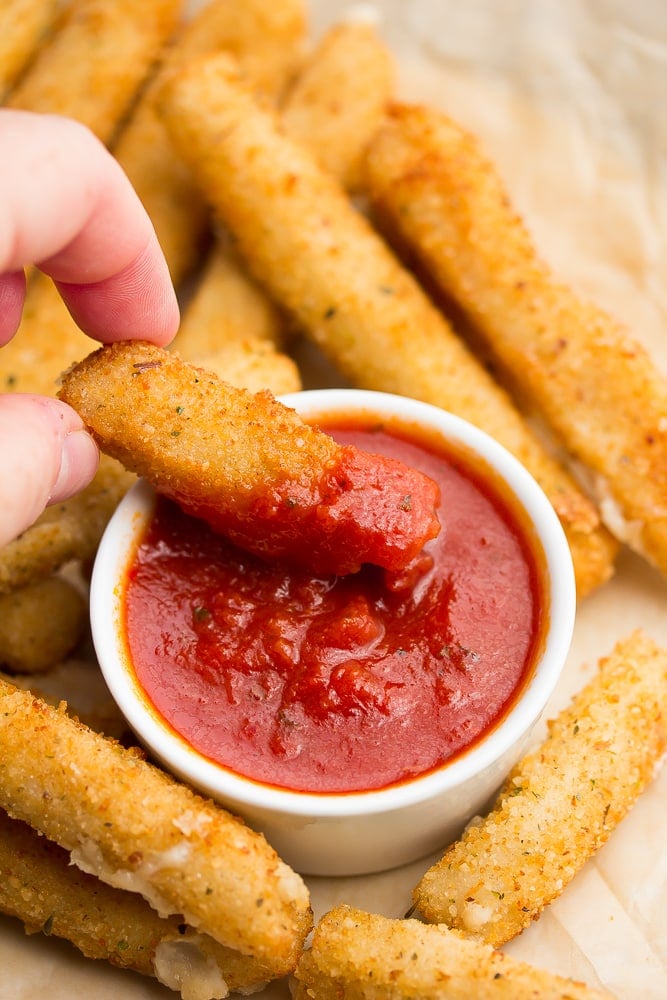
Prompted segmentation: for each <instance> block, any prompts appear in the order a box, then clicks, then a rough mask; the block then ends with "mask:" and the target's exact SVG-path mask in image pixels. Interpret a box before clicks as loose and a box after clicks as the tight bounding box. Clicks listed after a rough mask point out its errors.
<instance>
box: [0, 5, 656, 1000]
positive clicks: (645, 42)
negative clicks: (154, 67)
mask: <svg viewBox="0 0 667 1000" xmlns="http://www.w3.org/2000/svg"><path fill="white" fill-rule="evenodd" d="M310 9H311V27H312V32H313V36H314V37H317V36H318V35H319V34H320V33H321V32H322V31H323V30H324V28H325V27H326V26H327V25H328V24H330V23H331V22H332V21H334V20H337V19H339V18H340V17H341V16H343V15H346V14H348V13H350V12H352V13H353V14H354V15H355V16H359V17H371V18H375V19H377V23H378V25H379V28H380V31H381V32H382V33H383V35H384V37H385V38H386V39H387V41H388V42H389V44H390V46H391V48H392V50H393V51H394V53H395V54H396V56H397V60H398V64H399V72H400V79H399V94H400V96H401V97H403V98H405V99H409V100H410V99H418V100H423V101H425V102H428V103H431V104H434V105H436V106H439V107H441V108H443V109H444V110H446V111H448V112H449V113H450V114H452V115H453V116H454V117H456V118H457V119H458V120H459V121H461V122H462V123H463V124H465V125H466V126H468V127H469V128H471V129H472V130H474V131H476V132H477V133H478V134H479V135H480V136H481V137H482V138H483V140H484V142H485V144H486V147H487V150H488V151H489V152H490V153H491V155H492V156H493V157H494V159H495V160H496V162H497V164H498V166H499V168H500V170H501V172H502V174H503V176H504V178H505V181H506V184H507V186H508V188H509V190H510V192H511V194H512V197H513V199H514V201H515V203H516V205H517V207H518V208H519V209H520V210H521V212H522V213H523V214H524V216H525V218H526V220H527V222H528V224H529V227H530V229H531V230H532V232H533V234H534V236H535V239H536V242H537V245H538V247H539V249H540V251H541V253H542V256H543V257H544V258H546V259H547V260H548V261H549V262H550V263H551V264H552V265H553V267H554V268H555V270H556V272H557V273H559V274H560V276H561V277H563V278H564V279H566V280H568V281H569V282H571V283H572V284H573V285H574V286H576V288H577V289H578V290H579V291H580V292H581V293H583V294H584V295H586V296H588V297H590V298H593V299H595V300H597V301H598V302H599V303H600V304H601V305H603V306H604V307H605V308H606V309H607V310H608V311H610V312H612V313H615V314H616V315H617V316H618V317H619V318H621V319H623V320H624V321H625V322H627V324H628V325H629V326H630V328H631V329H632V332H633V333H634V335H635V336H636V337H637V338H639V339H640V340H642V341H643V342H644V343H645V344H646V345H647V347H648V348H649V349H650V350H651V351H652V353H653V355H654V357H655V359H656V362H657V363H658V365H659V366H660V367H661V368H663V370H665V371H667V114H666V113H665V95H666V94H667V5H665V4H664V3H663V2H662V0H654V2H644V3H638V2H632V0H533V2H530V0H468V2H461V0H395V2H390V0H385V2H381V0H379V2H376V3H374V4H372V5H371V4H357V5H355V6H353V7H348V6H346V5H344V4H336V3H332V2H330V0H311V4H310ZM637 626H642V627H644V628H645V629H646V630H647V631H648V632H649V634H650V635H652V636H653V637H654V638H655V639H656V640H658V641H659V642H661V643H663V644H665V643H667V581H665V580H663V579H662V578H660V577H659V576H658V575H657V574H656V573H655V572H654V571H653V570H652V569H650V568H649V567H648V566H647V565H645V564H644V563H643V562H641V560H639V559H638V558H637V557H636V556H633V555H631V554H630V553H628V552H623V553H622V554H621V557H620V559H619V562H618V571H617V575H616V577H615V578H614V580H612V582H611V583H609V584H608V585H607V586H606V587H604V588H603V589H602V590H600V591H598V592H597V593H596V594H594V595H593V596H592V597H590V598H589V599H587V600H586V601H585V602H584V603H583V604H582V606H581V608H580V610H579V613H578V618H577V625H576V631H575V638H574V643H573V647H572V652H571V655H570V658H569V662H568V665H567V668H566V671H565V673H564V675H563V678H562V681H561V683H560V685H559V687H558V689H557V691H556V693H555V695H554V697H553V699H552V703H551V713H552V714H553V712H554V711H556V710H557V709H558V708H560V707H561V706H562V705H563V704H564V703H565V702H566V701H567V700H568V699H569V697H570V695H571V694H572V692H574V691H575V690H577V689H578V688H579V687H581V685H582V684H583V683H584V681H585V680H586V679H587V677H588V676H589V674H590V672H591V670H592V668H593V666H594V664H595V662H596V661H597V658H598V657H599V656H600V655H602V654H604V653H606V652H607V651H608V650H610V649H611V647H612V645H613V644H614V642H615V641H616V639H618V638H620V637H621V636H623V635H624V634H626V633H627V632H629V631H630V630H632V629H634V628H635V627H637ZM665 830H667V770H663V771H662V773H661V774H660V775H659V776H658V778H657V779H656V781H655V782H654V784H653V785H652V787H651V788H650V789H649V790H648V792H647V793H646V794H645V795H644V796H643V798H642V800H641V801H640V802H639V803H638V805H637V806H636V807H635V809H634V810H633V812H632V813H631V814H630V816H628V818H627V819H626V820H625V821H624V822H623V824H622V825H621V827H619V829H618V830H617V831H615V833H614V834H613V836H612V838H611V840H610V842H609V843H608V844H607V845H606V846H605V848H604V849H603V850H602V851H601V852H600V854H599V856H598V857H597V858H596V859H595V860H594V861H593V862H591V863H589V864H588V865H587V866H586V868H585V869H584V870H583V871H582V872H581V873H580V875H579V876H578V877H577V878H576V880H575V881H574V882H573V883H572V884H571V885H570V886H568V888H567V889H566V891H565V892H564V894H563V896H562V897H561V899H559V900H558V901H557V902H555V903H554V904H553V905H552V906H551V907H550V908H549V909H548V910H547V911H546V912H545V913H544V915H543V916H542V917H541V919H540V920H539V921H538V922H537V923H535V924H534V925H533V926H532V927H531V928H530V929H529V930H528V931H526V932H525V933H524V934H523V935H522V936H521V937H520V938H519V939H517V940H516V941H514V942H511V943H510V944H509V945H507V947H506V950H507V951H508V952H511V953H512V954H513V955H514V956H517V957H521V958H524V959H526V960H529V961H531V962H533V963H535V964H536V965H540V966H543V967H544V968H548V969H551V970H553V971H555V972H558V973H560V974H562V975H572V976H575V977H576V978H580V979H583V980H585V981H586V982H588V983H589V984H590V985H591V986H596V987H604V988H606V989H607V990H608V991H609V992H610V993H611V994H612V995H614V996H616V997H617V998H618V1000H637V998H639V997H641V998H642V1000H662V998H664V997H665V996H667V985H665V984H666V982H667V976H666V973H667V944H666V943H665V937H664V934H662V933H661V925H662V919H661V918H662V914H663V913H664V911H665V908H666V907H667V843H666V840H665ZM427 864H428V859H426V860H424V861H420V862H417V863H415V864H413V865H411V866H409V867H408V868H405V869H401V870H399V871H395V872H389V873H386V874H381V875H374V876H372V877H367V878H354V879H312V880H310V884H311V887H312V892H313V902H314V906H315V910H316V916H317V915H319V914H321V913H322V912H324V910H326V909H327V908H328V907H330V906H331V905H333V904H334V903H337V902H349V903H351V904H354V905H359V906H362V907H364V908H366V909H369V910H374V911H378V912H382V913H385V914H387V915H390V916H400V915H401V914H402V913H404V912H405V910H406V908H407V906H408V905H409V902H410V892H411V889H412V887H413V885H414V884H415V882H416V881H417V880H418V878H419V877H420V875H421V873H422V872H423V870H424V869H425V867H426V865H427ZM0 877H2V876H1V873H0ZM46 995H48V997H49V1000H65V998H67V1000H77V998H79V997H81V998H84V997H85V998H89V997H95V1000H140V998H141V1000H144V998H146V1000H147V998H154V1000H157V998H167V997H170V996H174V994H173V993H171V992H170V991H169V990H167V989H165V988H163V987H161V986H159V985H157V984H155V983H152V982H150V981H147V980H143V979H141V978H140V977H138V976H135V975H134V974H130V973H122V972H118V971H115V970H113V969H111V968H110V967H107V966H106V965H104V964H102V963H95V962H89V961H86V960H84V959H82V958H81V957H80V956H79V955H78V954H77V953H75V952H74V951H73V950H72V949H71V948H69V947H68V946H67V945H66V944H63V943H61V942H58V941H55V940H53V939H46V938H44V937H42V936H35V937H30V938H27V937H26V936H25V935H24V933H23V930H22V929H21V927H20V926H19V925H18V923H17V922H15V921H11V920H9V919H6V918H0V1000H34V998H37V997H42V996H46ZM261 995H262V996H265V997H267V998H269V997H271V998H279V997H287V996H288V995H289V993H288V989H287V986H286V984H283V983H281V984H274V985H272V986H271V987H269V988H267V989H266V990H265V991H264V992H263V993H262V994H261Z"/></svg>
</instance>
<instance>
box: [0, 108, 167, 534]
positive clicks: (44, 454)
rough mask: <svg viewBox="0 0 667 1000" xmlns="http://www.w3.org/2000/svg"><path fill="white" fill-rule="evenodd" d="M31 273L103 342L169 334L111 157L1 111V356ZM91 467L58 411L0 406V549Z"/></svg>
mask: <svg viewBox="0 0 667 1000" xmlns="http://www.w3.org/2000/svg"><path fill="white" fill-rule="evenodd" d="M31 264H34V265H36V266H37V267H38V268H39V269H40V270H42V271H44V272H45V273H46V274H48V275H50V276H51V277H52V278H53V280H54V281H55V283H56V285H57V287H58V290H59V292H60V294H61V295H62V297H63V299H64V301H65V303H66V304H67V307H68V309H69V311H70V312H71V314H72V316H73V317H74V319H75V320H76V322H77V323H78V325H79V326H80V327H81V328H82V329H83V330H85V331H86V333H88V334H90V335H91V336H92V337H94V338H96V339H97V340H99V341H102V342H103V343H109V342H111V341H115V340H126V339H127V340H130V339H142V340H149V341H152V342H153V343H155V344H158V345H162V346H163V345H165V344H167V343H168V342H169V341H170V340H171V339H172V337H173V336H174V334H175V332H176V329H177V326H178V321H179V314H178V306H177V303H176V296H175V293H174V289H173V286H172V283H171V279H170V277H169V271H168V268H167V264H166V262H165V259H164V256H163V254H162V251H161V249H160V247H159V244H158V242H157V237H156V235H155V231H154V229H153V226H152V224H151V222H150V220H149V218H148V215H147V214H146V212H145V210H144V208H143V206H142V205H141V202H140V201H139V198H138V197H137V195H136V194H135V192H134V190H133V189H132V186H131V185H130V182H129V180H128V179H127V177H126V176H125V174H124V173H123V171H122V169H121V167H120V166H119V165H118V163H117V162H116V161H115V160H114V158H113V157H112V156H111V154H110V153H109V152H108V151H107V150H106V149H105V148H104V146H103V145H102V144H101V143H100V142H99V141H98V140H97V139H96V138H95V137H94V136H93V134H92V133H91V132H89V131H88V130H87V129H86V128H84V127H83V126H82V125H79V124H78V123H76V122H74V121H71V120H68V119H65V118H58V117H56V116H52V115H36V114H31V113H30V112H23V111H12V110H8V109H0V347H2V346H3V345H4V344H6V343H7V342H8V341H9V340H10V339H11V338H12V337H13V335H14V334H15V333H16V330H17V329H18V326H19V323H20V320H21V312H22V308H23V302H24V298H25V288H26V281H25V272H24V268H25V267H26V266H28V265H31ZM72 360H77V359H72ZM97 461H98V452H97V446H96V445H95V443H94V441H93V440H92V438H91V437H90V436H89V435H88V433H87V432H86V431H85V430H84V429H83V423H82V421H81V419H80V418H79V416H78V415H77V414H76V413H75V412H74V410H72V409H71V408H70V407H69V406H67V405H66V404H65V403H62V402H60V400H58V399H55V398H54V399H51V398H47V397H41V396H33V395H28V394H19V393H16V394H14V395H5V396H0V462H1V463H2V471H1V473H0V510H2V518H1V519H0V545H3V544H5V543H6V542H7V541H9V540H11V539H12V538H14V537H16V535H18V534H19V533H20V532H21V531H23V530H24V529H25V528H26V527H28V526H29V525H30V524H32V523H33V521H34V520H35V519H36V518H37V517H38V516H39V515H40V513H41V512H42V511H43V510H44V508H45V507H46V506H47V505H48V504H49V503H56V502H59V501H61V500H64V499H66V498H67V497H69V496H72V495H73V494H74V493H76V492H78V490H80V489H82V488H83V487H84V486H85V485H86V484H87V483H88V482H89V481H90V480H91V479H92V477H93V475H94V474H95V470H96V468H97Z"/></svg>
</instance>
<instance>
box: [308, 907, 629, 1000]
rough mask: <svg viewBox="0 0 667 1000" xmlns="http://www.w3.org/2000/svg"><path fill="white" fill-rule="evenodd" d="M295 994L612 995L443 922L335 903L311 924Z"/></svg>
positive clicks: (600, 998) (491, 999)
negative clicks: (435, 923)
mask: <svg viewBox="0 0 667 1000" xmlns="http://www.w3.org/2000/svg"><path fill="white" fill-rule="evenodd" d="M294 984H295V985H294V989H293V991H292V993H293V997H294V1000H339V998H341V997H346V998H348V1000H470V998H473V997H474V1000H535V998H537V997H539V998H540V1000H611V997H610V995H609V994H608V993H601V992H600V991H599V990H594V989H589V987H587V986H585V985H584V984H583V983H578V982H574V981H573V980H571V979H565V978H564V977H563V976H556V975H554V974H553V973H551V972H546V971H544V970H542V969H536V968H534V967H533V966H531V965H528V964H527V963H526V962H520V961H517V959H515V958H511V957H510V956H509V955H503V954H502V953H501V952H499V951H494V950H493V949H492V948H490V947H489V946H488V945H484V944H480V943H479V942H477V941H469V940H466V939H465V938H464V937H462V936H461V935H459V934H457V933H456V932H454V931H450V930H448V929H447V928H445V927H429V926H426V925H424V924H422V923H420V922H419V921H418V920H392V919H390V918H388V917H382V916H379V915H377V914H373V913H365V912H364V911H363V910H358V909H353V908H352V907H349V906H336V907H335V908H334V909H333V910H331V911H330V912H329V913H327V914H326V915H325V916H324V917H322V919H321V921H320V922H319V924H318V925H317V927H316V928H315V933H314V935H313V944H312V948H310V949H309V950H308V951H306V952H305V953H304V955H303V957H302V958H301V960H300V962H299V964H298V966H297V969H296V973H295V977H294Z"/></svg>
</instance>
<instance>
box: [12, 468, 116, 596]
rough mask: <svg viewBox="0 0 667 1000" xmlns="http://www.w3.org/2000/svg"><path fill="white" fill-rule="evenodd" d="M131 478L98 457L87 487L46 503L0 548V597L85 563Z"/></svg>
mask: <svg viewBox="0 0 667 1000" xmlns="http://www.w3.org/2000/svg"><path fill="white" fill-rule="evenodd" d="M134 478H135V477H134V476H133V475H131V473H129V472H127V471H126V470H125V469H124V468H123V467H122V466H120V465H119V464H118V463H117V462H114V461H113V460H112V459H110V458H107V457H106V456H105V455H102V457H101V458H100V466H99V469H98V471H97V473H96V475H95V478H94V479H93V481H92V482H91V483H90V485H89V486H87V487H86V488H85V489H84V490H82V491H81V492H80V493H77V495H76V496H74V497H72V498H71V499H70V500H65V501H64V502H62V503H59V504H56V505H54V506H52V507H47V508H46V510H45V511H44V513H43V514H42V515H41V517H39V518H38V519H37V521H35V523H34V524H33V525H31V526H30V527H29V528H26V530H25V531H24V532H23V534H22V535H19V537H18V538H16V539H14V541H12V542H9V544H8V545H5V546H4V547H2V548H0V595H1V594H8V593H10V592H12V591H14V590H17V589H18V588H19V587H25V586H27V585H28V584H31V583H34V582H35V581H37V580H40V579H42V578H44V577H47V576H49V575H50V574H51V573H53V572H55V571H56V570H58V569H60V567H61V566H64V565H65V564H66V563H68V562H71V561H73V560H80V561H82V562H84V563H87V562H90V560H92V558H93V557H94V555H95V553H96V551H97V546H98V544H99V541H100V538H101V537H102V534H103V532H104V529H105V527H106V525H107V522H108V521H109V518H110V517H111V515H112V514H113V512H114V510H115V509H116V507H117V506H118V503H119V502H120V500H121V498H122V497H123V496H124V494H125V493H126V492H127V490H128V489H129V487H130V486H131V485H132V483H133V482H134Z"/></svg>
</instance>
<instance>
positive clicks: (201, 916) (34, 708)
mask: <svg viewBox="0 0 667 1000" xmlns="http://www.w3.org/2000/svg"><path fill="white" fill-rule="evenodd" d="M0 808H2V809H4V810H5V811H6V812H7V813H8V814H9V815H10V816H11V817H12V818H14V819H20V820H22V821H23V822H26V823H29V824H30V825H31V826H32V827H34V828H35V829H36V830H39V831H40V832H41V833H43V834H44V835H45V836H46V837H48V838H49V839H50V840H53V841H54V842H55V843H57V844H59V845H60V846H61V847H62V848H64V849H65V850H67V851H69V852H70V857H71V860H72V861H73V862H74V863H75V864H76V865H77V866H78V867H79V868H81V869H82V870H84V871H87V872H89V873H90V874H95V875H96V876H97V877H99V878H100V879H102V880H103V881H106V882H108V883H109V884H111V885H115V886H116V887H118V888H124V889H127V890H130V891H134V892H139V893H140V894H141V895H143V896H144V897H145V898H146V899H148V901H149V902H150V903H151V905H152V906H154V907H155V908H156V909H157V910H158V912H160V913H161V914H163V915H168V914H173V913H176V914H181V915H182V916H183V917H184V918H185V919H186V921H187V922H188V923H189V924H190V925H192V926H193V927H194V928H196V929H197V930H199V931H201V932H202V933H206V934H209V935H210V936H211V937H213V938H214V939H215V940H216V941H218V942H219V943H220V944H224V945H226V946H227V947H229V948H233V949H234V950H238V951H240V952H242V953H243V954H246V955H251V956H253V957H255V958H257V959H258V960H259V961H261V962H263V963H266V965H268V966H269V967H270V968H271V969H272V970H273V971H274V973H275V974H276V975H283V974H285V972H287V971H289V970H290V969H291V968H293V966H294V963H295V962H296V958H297V956H298V954H299V951H300V949H301V946H302V944H303V940H304V937H305V935H306V934H307V933H308V930H309V927H310V908H309V898H308V891H307V889H306V887H305V885H304V883H303V881H302V880H301V878H300V877H299V876H298V875H297V874H296V873H295V872H294V871H292V869H291V868H289V867H288V865H286V864H285V863H284V862H283V861H281V859H280V858H279V857H278V855H277V854H276V852H275V851H274V850H273V849H272V848H271V847H270V846H269V845H268V844H267V843H266V841H265V839H264V837H263V836H261V834H258V833H255V832H254V831H252V830H250V829H249V828H248V827H247V826H245V825H244V824H243V823H242V821H241V820H240V819H237V818H236V817H234V816H232V815H231V814H230V813H228V812H226V811H225V810H224V809H222V808H220V807H218V806H216V805H214V804H213V803H212V802H210V801H208V800H205V799H203V798H201V797H200V796H198V795H196V794H195V793H194V792H192V791H191V790H190V789H189V788H187V787H186V786H185V785H183V784H180V783H178V782H176V781H175V780H174V779H173V778H171V777H170V776H168V775H167V774H166V773H165V772H164V771H162V770H160V769H159V768H157V767H155V766H153V765H152V764H150V763H149V762H148V761H146V760H145V759H144V758H143V756H141V755H140V754H138V753H137V752H135V751H132V750H127V749H125V748H124V747H122V746H121V745H120V744H118V743H116V742H115V741H113V740H110V739H108V738H106V737H104V736H100V735H99V734H97V733H95V732H93V731H92V730H90V729H88V728H87V727H86V726H83V725H82V724H80V723H78V722H77V721H76V720H74V719H72V718H70V717H69V716H68V715H67V714H66V713H65V711H64V710H59V709H55V708H53V707H51V706H50V705H47V704H46V703H45V702H43V701H41V700H40V699H38V698H35V697H34V696H33V695H32V694H31V693H30V692H29V691H23V690H19V689H18V688H16V687H14V686H13V685H11V684H8V683H6V682H5V681H2V680H0Z"/></svg>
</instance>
